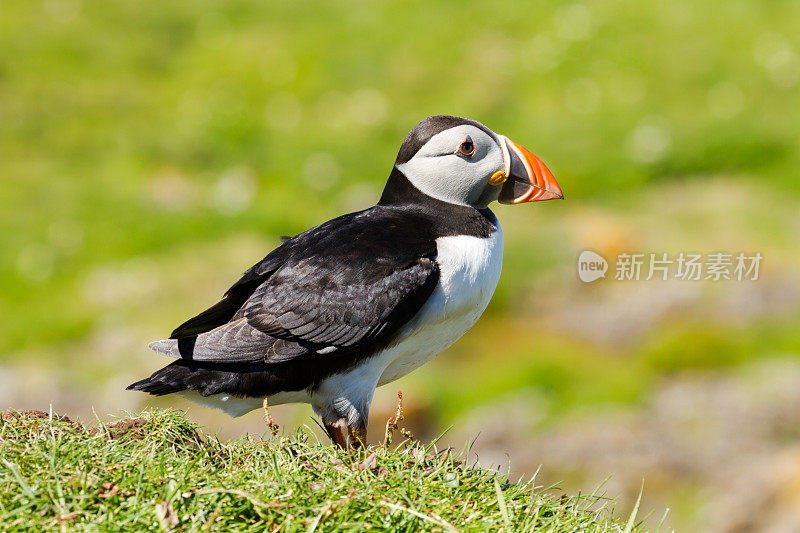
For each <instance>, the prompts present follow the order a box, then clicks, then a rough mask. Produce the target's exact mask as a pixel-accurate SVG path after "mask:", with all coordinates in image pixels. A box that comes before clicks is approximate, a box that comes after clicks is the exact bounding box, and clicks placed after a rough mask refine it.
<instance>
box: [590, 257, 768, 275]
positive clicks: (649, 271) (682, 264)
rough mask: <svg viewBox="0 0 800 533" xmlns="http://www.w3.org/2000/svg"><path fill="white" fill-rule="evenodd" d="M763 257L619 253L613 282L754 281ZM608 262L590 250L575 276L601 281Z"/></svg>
mask: <svg viewBox="0 0 800 533" xmlns="http://www.w3.org/2000/svg"><path fill="white" fill-rule="evenodd" d="M762 259H764V256H762V255H761V253H759V252H756V253H754V254H745V253H744V252H739V253H726V252H714V253H709V254H700V253H685V252H681V253H679V254H677V255H672V256H670V255H669V254H667V253H639V252H622V253H620V254H617V258H616V264H615V268H614V279H615V280H617V281H640V280H644V281H650V280H651V279H658V280H661V281H666V280H668V279H670V278H674V279H680V280H684V281H726V280H728V281H730V280H735V281H756V280H758V275H759V268H760V266H761V261H762ZM607 270H608V262H607V261H606V260H605V258H604V257H603V256H601V255H600V254H598V253H595V252H593V251H591V250H584V251H583V252H581V254H580V256H579V257H578V277H579V278H580V279H581V281H583V282H585V283H591V282H592V281H596V280H598V279H600V278H604V277H605V274H606V271H607Z"/></svg>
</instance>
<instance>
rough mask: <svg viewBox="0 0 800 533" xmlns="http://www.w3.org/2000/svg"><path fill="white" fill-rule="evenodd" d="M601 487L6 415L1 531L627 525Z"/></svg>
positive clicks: (313, 447) (282, 441)
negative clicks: (566, 486) (552, 484)
mask: <svg viewBox="0 0 800 533" xmlns="http://www.w3.org/2000/svg"><path fill="white" fill-rule="evenodd" d="M607 504H608V502H607V501H606V500H604V499H603V498H602V497H600V496H597V495H592V496H589V497H586V496H574V497H568V496H566V495H560V494H557V493H556V491H554V490H551V489H543V488H542V487H536V486H535V484H534V483H533V482H528V483H509V482H508V481H507V479H506V478H505V477H503V476H502V475H501V474H497V473H496V472H493V471H489V470H485V469H481V468H475V467H470V466H469V465H467V464H464V463H463V462H462V461H460V460H459V458H458V457H457V456H456V455H454V454H453V453H451V450H438V451H437V449H436V447H435V446H434V445H427V446H423V445H421V444H418V443H414V444H409V443H402V444H400V445H390V446H388V447H372V448H370V449H368V450H364V451H361V452H358V453H353V454H349V453H346V452H342V451H340V450H337V449H336V448H334V447H332V446H330V445H327V444H326V443H319V442H317V441H316V438H315V437H314V436H312V435H309V434H305V433H302V432H301V433H298V434H295V435H279V436H276V437H273V438H271V439H269V440H262V439H260V438H252V437H245V438H241V439H238V440H235V441H230V442H220V441H218V440H217V439H215V438H212V437H208V436H206V435H203V434H202V433H201V432H200V431H198V428H197V427H196V426H195V425H194V424H192V423H191V422H189V421H187V420H186V418H185V417H184V416H183V415H182V414H180V413H177V412H174V411H149V412H145V413H142V414H141V415H140V416H139V417H136V418H132V419H126V420H121V421H119V422H117V423H115V424H113V425H108V426H97V427H94V428H90V427H85V426H83V425H81V424H78V423H75V422H72V421H70V420H69V419H67V418H64V417H58V416H51V415H48V414H47V413H41V412H22V413H15V412H11V413H6V414H5V415H3V417H2V423H1V424H0V530H2V531H21V530H29V529H31V528H35V529H61V530H90V529H91V530H96V529H97V528H98V527H99V528H101V529H106V528H107V529H113V530H137V531H138V530H143V529H149V530H159V529H163V530H175V531H205V530H211V531H265V530H269V531H277V530H282V531H301V530H302V531H314V530H320V531H322V530H324V531H339V530H362V529H366V528H376V529H389V530H400V531H417V530H439V531H447V530H451V529H456V530H467V531H486V530H501V529H502V530H504V531H509V530H514V531H527V530H532V529H536V530H537V531H538V530H541V531H623V530H626V531H630V529H631V527H632V521H633V517H631V520H630V521H629V522H630V523H629V524H628V525H627V527H626V526H625V525H623V524H620V523H618V522H616V521H615V520H614V519H613V517H612V513H611V511H610V509H609V508H608V505H607Z"/></svg>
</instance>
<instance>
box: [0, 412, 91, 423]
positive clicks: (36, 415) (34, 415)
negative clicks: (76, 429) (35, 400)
mask: <svg viewBox="0 0 800 533" xmlns="http://www.w3.org/2000/svg"><path fill="white" fill-rule="evenodd" d="M2 417H3V420H17V419H20V418H29V419H41V418H46V419H48V420H49V419H50V413H45V412H44V411H14V410H8V411H6V412H4V413H3V414H2ZM53 420H55V421H57V422H64V423H67V424H78V423H77V422H73V421H72V420H70V419H69V417H67V416H64V415H57V414H55V413H53ZM78 425H80V424H78Z"/></svg>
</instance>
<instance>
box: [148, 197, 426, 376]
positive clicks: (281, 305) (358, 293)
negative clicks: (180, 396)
mask: <svg viewBox="0 0 800 533" xmlns="http://www.w3.org/2000/svg"><path fill="white" fill-rule="evenodd" d="M421 226H422V224H421V223H420V220H419V219H418V218H415V217H414V216H410V214H409V213H406V212H401V211H398V210H392V209H385V208H378V207H374V208H371V209H367V210H366V211H361V212H358V213H351V214H349V215H343V216H341V217H337V218H335V219H333V220H330V221H328V222H326V223H324V224H322V225H320V226H317V227H315V228H311V229H310V230H308V231H306V232H304V233H301V234H300V235H298V236H296V237H293V238H291V239H289V240H288V241H286V242H285V243H284V244H282V245H281V246H279V247H278V248H276V249H275V250H273V251H272V252H271V253H270V254H269V255H267V257H265V258H264V259H263V260H262V261H261V262H259V263H258V264H256V265H255V266H253V267H252V268H250V269H249V270H248V271H247V272H246V273H245V274H244V276H243V277H242V279H240V280H239V281H238V282H237V283H236V284H235V285H233V286H232V287H231V288H230V289H229V290H228V292H227V293H226V295H225V297H224V298H223V299H222V301H220V302H219V303H217V304H216V305H214V306H213V307H211V308H209V309H208V310H206V311H204V312H202V313H200V314H199V315H197V316H196V317H194V318H192V319H190V320H188V321H187V322H185V323H184V324H183V325H181V326H179V327H178V328H177V329H176V330H175V331H174V332H173V333H172V336H171V338H172V339H173V342H167V341H159V343H154V345H153V346H152V348H153V349H154V350H155V351H157V352H159V353H164V354H165V355H173V356H176V357H177V356H179V351H180V352H186V353H187V355H188V354H191V353H192V351H193V350H194V351H197V352H198V354H197V356H198V357H202V358H203V359H205V360H214V359H215V358H216V359H217V360H220V361H224V360H230V359H229V358H230V357H231V356H233V358H234V359H239V360H243V359H251V357H252V358H253V359H254V358H255V357H254V356H256V355H257V354H258V353H259V349H261V350H262V351H261V353H262V354H268V357H267V359H268V360H271V356H270V355H269V354H272V352H277V353H275V354H273V355H274V356H276V357H277V358H278V359H281V360H286V359H291V358H292V357H294V356H295V352H297V355H299V351H300V349H301V348H302V351H303V352H305V353H309V352H310V353H313V352H318V353H322V354H325V353H332V352H336V351H338V350H339V349H340V348H351V349H355V348H356V347H359V348H361V347H365V346H366V345H367V344H369V343H371V342H381V341H383V340H385V339H388V338H389V337H390V336H391V334H392V333H394V332H395V331H397V330H398V329H399V328H400V327H401V326H402V325H404V324H405V323H406V322H407V321H408V320H409V319H410V318H411V317H412V316H413V315H414V314H415V313H416V312H417V311H418V310H419V309H420V308H421V307H422V305H423V304H424V303H425V302H426V301H427V299H428V297H429V296H430V294H431V293H432V292H433V289H434V288H435V287H436V284H437V282H438V280H439V268H438V265H437V264H436V261H435V260H434V258H435V257H436V242H435V240H433V239H430V238H428V237H423V236H422V234H424V233H425V232H424V231H421ZM241 319H246V324H247V326H248V327H244V326H243V324H240V323H239V322H238V321H239V320H241ZM174 339H179V340H180V341H174ZM275 339H280V340H281V341H285V342H281V343H275V342H274V341H275ZM239 340H241V341H242V344H243V345H247V347H246V348H245V347H244V346H237V342H239ZM160 343H164V344H163V345H162V344H160ZM273 343H274V344H273ZM291 343H296V344H297V346H291V345H290V344H291ZM201 344H202V345H203V346H202V347H201V346H200V345H201ZM221 344H224V346H222V345H221ZM179 345H181V348H180V350H179ZM214 350H218V351H217V352H216V353H217V356H216V357H215V356H214ZM200 351H204V352H205V353H203V355H200V353H199V352H200ZM234 353H235V355H234ZM262 356H263V355H262Z"/></svg>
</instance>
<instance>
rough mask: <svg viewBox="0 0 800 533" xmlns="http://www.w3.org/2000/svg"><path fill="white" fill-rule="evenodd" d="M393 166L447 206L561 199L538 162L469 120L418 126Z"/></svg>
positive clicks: (438, 119) (436, 119)
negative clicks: (447, 203) (446, 203)
mask: <svg viewBox="0 0 800 533" xmlns="http://www.w3.org/2000/svg"><path fill="white" fill-rule="evenodd" d="M395 168H396V169H397V170H399V171H400V172H402V174H403V175H404V176H405V177H406V179H408V181H409V182H411V184H412V185H413V186H414V187H415V188H416V189H418V190H419V191H420V192H422V193H424V194H426V195H427V196H431V197H433V198H436V199H437V200H442V201H444V202H449V203H452V204H459V205H468V206H472V207H476V208H483V207H486V206H487V205H489V204H490V203H491V202H493V201H494V200H498V201H499V202H500V203H504V204H519V203H523V202H535V201H540V200H552V199H555V198H564V195H563V194H562V192H561V188H560V187H559V186H558V183H556V180H555V178H554V177H553V174H552V173H551V172H550V171H549V170H548V169H547V167H546V166H545V165H544V163H542V160H541V159H539V158H538V157H536V156H535V155H533V154H532V153H530V152H529V151H528V150H526V149H525V148H523V147H522V146H520V145H518V144H516V143H514V142H511V141H510V140H509V139H508V138H506V137H505V136H503V135H498V134H496V133H494V132H493V131H492V130H490V129H489V128H487V127H486V126H484V125H483V124H481V123H480V122H477V121H475V120H471V119H468V118H460V117H451V116H447V115H436V116H433V117H428V118H426V119H425V120H423V121H422V122H420V123H419V124H417V125H416V126H415V127H414V129H412V130H411V131H410V132H409V134H408V135H407V136H406V139H405V141H403V145H402V146H401V147H400V152H399V153H398V154H397V160H396V161H395ZM387 187H388V186H387Z"/></svg>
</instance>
